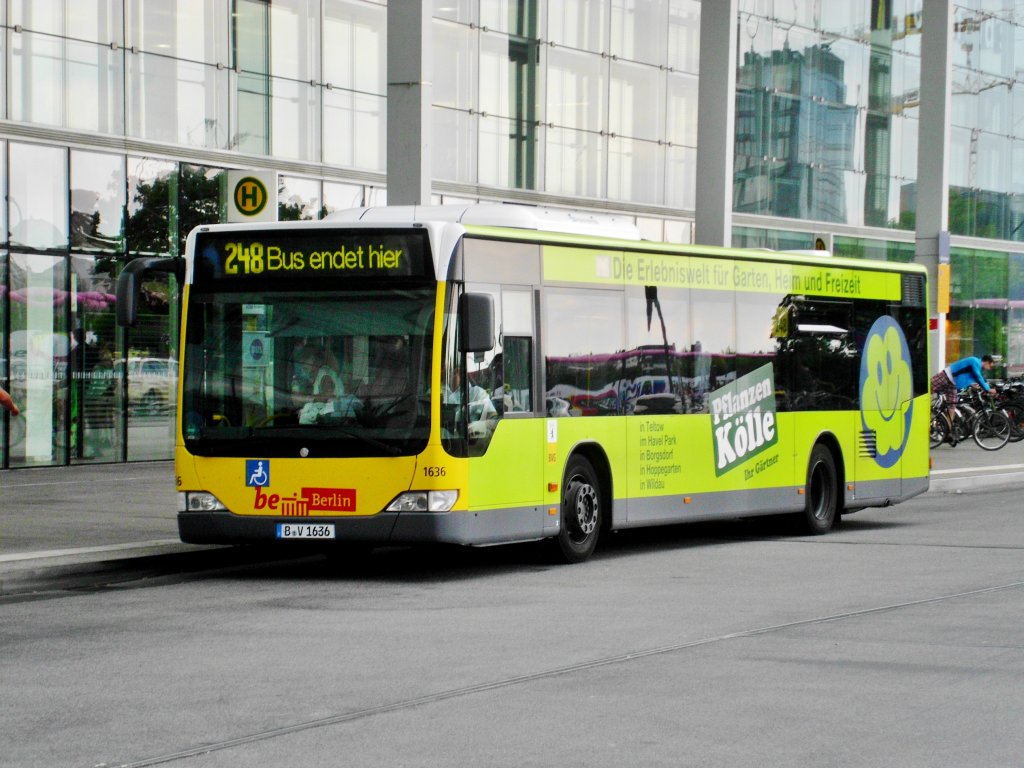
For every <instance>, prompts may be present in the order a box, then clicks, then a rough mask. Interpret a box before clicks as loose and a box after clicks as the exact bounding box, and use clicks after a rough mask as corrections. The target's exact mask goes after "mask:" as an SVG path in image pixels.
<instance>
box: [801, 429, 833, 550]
mask: <svg viewBox="0 0 1024 768" xmlns="http://www.w3.org/2000/svg"><path fill="white" fill-rule="evenodd" d="M805 488H806V491H805V497H806V503H805V506H804V511H803V513H802V514H801V519H802V523H803V526H802V527H803V530H804V531H805V532H806V533H809V534H811V535H813V536H820V535H821V534H823V533H828V532H829V531H830V530H832V527H833V526H834V525H835V522H836V518H837V517H838V516H839V483H838V481H837V476H836V461H835V458H834V457H833V456H832V451H830V450H829V449H828V448H827V447H825V446H824V445H822V444H820V443H819V444H818V445H816V446H814V449H813V450H812V451H811V458H810V460H809V461H808V462H807V485H806V486H805Z"/></svg>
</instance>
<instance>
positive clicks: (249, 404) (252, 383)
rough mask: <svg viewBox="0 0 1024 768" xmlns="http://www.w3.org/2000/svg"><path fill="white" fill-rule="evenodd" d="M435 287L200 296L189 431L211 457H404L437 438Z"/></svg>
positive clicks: (189, 346)
mask: <svg viewBox="0 0 1024 768" xmlns="http://www.w3.org/2000/svg"><path fill="white" fill-rule="evenodd" d="M435 291H436V288H435V287H434V286H433V285H431V286H428V287H408V286H406V287H381V286H380V285H379V284H376V283H375V284H374V285H373V286H372V287H369V286H368V287H367V288H366V289H365V290H359V289H352V288H346V289H344V290H332V291H326V290H320V291H310V290H304V291H301V292H300V291H281V292H276V293H275V292H273V291H267V290H261V291H259V292H244V291H237V292H236V291H231V292H225V291H218V292H215V293H209V294H201V293H198V294H193V295H192V297H191V300H190V305H189V309H188V319H187V324H186V347H185V358H184V363H183V368H182V376H183V395H182V398H183V399H182V433H183V436H184V440H185V445H186V447H187V448H188V449H189V451H190V452H192V453H194V454H196V455H200V456H239V455H246V456H252V455H259V456H267V457H277V456H320V457H325V456H398V455H411V454H415V453H418V452H419V451H421V450H422V449H423V447H424V446H425V445H426V442H427V437H428V432H429V409H428V397H429V386H430V379H429V371H430V354H431V337H432V332H433V323H434V297H435Z"/></svg>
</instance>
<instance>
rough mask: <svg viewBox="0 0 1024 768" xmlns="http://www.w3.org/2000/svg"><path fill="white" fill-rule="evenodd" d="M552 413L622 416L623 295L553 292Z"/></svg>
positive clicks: (548, 357) (548, 344) (548, 348)
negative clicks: (620, 391) (620, 387)
mask: <svg viewBox="0 0 1024 768" xmlns="http://www.w3.org/2000/svg"><path fill="white" fill-rule="evenodd" d="M544 309H545V313H546V315H547V323H546V324H547V330H546V331H545V340H544V362H545V366H546V369H547V376H546V381H547V388H548V390H547V393H546V395H545V397H546V398H547V409H548V413H549V414H550V415H552V416H584V415H585V416H613V415H615V414H617V413H619V412H620V410H621V408H620V404H619V385H620V382H621V380H622V366H623V363H624V360H625V356H624V355H623V354H622V352H621V350H622V349H624V345H623V342H624V336H625V333H624V329H623V314H622V313H623V295H622V293H621V292H618V291H598V290H579V289H569V288H549V289H548V290H547V291H546V292H545V294H544Z"/></svg>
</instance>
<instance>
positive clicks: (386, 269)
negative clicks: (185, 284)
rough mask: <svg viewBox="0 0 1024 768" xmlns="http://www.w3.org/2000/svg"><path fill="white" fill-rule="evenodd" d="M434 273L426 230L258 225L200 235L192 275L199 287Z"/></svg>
mask: <svg viewBox="0 0 1024 768" xmlns="http://www.w3.org/2000/svg"><path fill="white" fill-rule="evenodd" d="M433 276H434V269H433V263H432V261H431V259H430V243H429V240H428V238H427V232H426V231H425V230H422V229H409V230H394V229H390V230H368V229H359V230H353V229H322V228H310V229H308V230H304V229H266V230H256V229H254V230H233V231H214V232H202V233H199V234H198V235H197V237H196V250H195V265H194V275H193V277H194V283H195V284H196V285H197V286H200V287H210V286H213V285H218V286H222V287H223V286H225V285H226V284H236V285H237V284H245V283H250V282H255V281H259V280H266V279H268V278H269V279H273V280H275V281H276V280H281V279H283V280H289V281H290V280H316V279H318V278H335V279H337V278H348V277H353V278H354V277H429V278H433Z"/></svg>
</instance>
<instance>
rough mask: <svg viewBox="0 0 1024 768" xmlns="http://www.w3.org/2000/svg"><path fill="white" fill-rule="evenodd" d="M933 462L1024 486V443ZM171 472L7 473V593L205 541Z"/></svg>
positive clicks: (2, 585)
mask: <svg viewBox="0 0 1024 768" xmlns="http://www.w3.org/2000/svg"><path fill="white" fill-rule="evenodd" d="M932 461H933V470H932V479H931V490H930V493H966V492H970V491H972V490H978V489H981V488H994V487H1000V486H1008V485H1010V486H1012V485H1019V486H1020V487H1021V488H1022V489H1024V442H1020V443H1014V444H1009V445H1007V446H1006V447H1005V448H1003V449H1002V450H1000V451H993V452H987V451H983V450H981V449H980V448H978V447H977V446H976V445H974V443H962V444H960V445H958V446H956V447H955V448H950V447H949V446H945V445H944V446H941V447H940V448H938V449H936V450H935V451H933V452H932ZM173 476H174V475H173V465H172V463H171V462H147V463H134V464H107V465H99V466H73V467H47V468H40V469H19V470H9V471H5V472H0V595H3V594H6V593H8V592H10V591H11V590H12V589H14V588H15V586H17V587H18V589H19V590H24V588H25V585H26V583H41V582H45V580H46V579H47V578H50V577H58V576H61V575H64V576H67V575H68V574H70V573H75V572H77V571H81V570H83V569H96V568H109V567H112V566H113V565H116V564H117V563H118V562H120V561H123V560H125V559H141V558H147V557H156V556H161V555H168V554H183V553H190V552H198V551H201V550H203V549H207V548H204V547H197V546H194V545H189V544H182V543H181V542H180V541H179V540H178V528H177V522H176V518H175V503H176V496H175V489H174V483H173ZM122 564H123V563H122Z"/></svg>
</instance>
